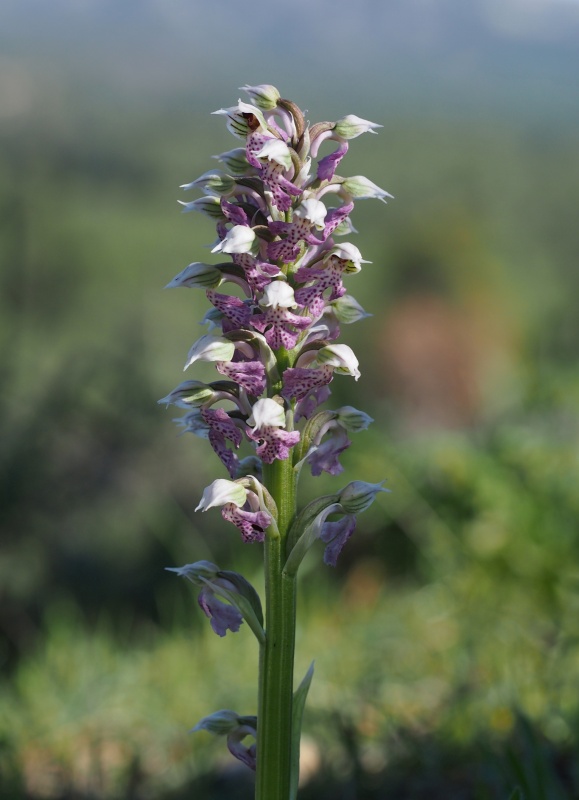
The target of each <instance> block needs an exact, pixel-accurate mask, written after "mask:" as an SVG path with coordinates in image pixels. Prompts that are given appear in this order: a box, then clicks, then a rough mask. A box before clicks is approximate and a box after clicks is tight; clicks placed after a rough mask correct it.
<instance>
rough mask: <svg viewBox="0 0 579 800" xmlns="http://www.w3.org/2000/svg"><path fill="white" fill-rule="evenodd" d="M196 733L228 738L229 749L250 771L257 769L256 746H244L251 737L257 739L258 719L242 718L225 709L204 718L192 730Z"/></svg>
mask: <svg viewBox="0 0 579 800" xmlns="http://www.w3.org/2000/svg"><path fill="white" fill-rule="evenodd" d="M194 731H209V733H213V734H215V735H216V736H226V737H227V749H228V750H229V752H230V753H231V755H232V756H234V757H235V758H237V759H238V760H239V761H241V762H242V763H243V764H245V765H246V766H248V767H249V768H250V769H252V770H254V771H255V769H256V745H255V742H254V743H253V744H251V745H246V744H244V743H243V742H244V740H245V739H246V738H247V737H248V736H250V737H252V738H253V739H257V717H240V716H238V715H237V714H236V713H235V712H234V711H229V710H227V709H224V710H223V711H216V712H215V713H214V714H211V715H210V716H208V717H204V718H203V719H202V720H200V722H198V723H197V725H195V727H194V728H192V731H191V732H194Z"/></svg>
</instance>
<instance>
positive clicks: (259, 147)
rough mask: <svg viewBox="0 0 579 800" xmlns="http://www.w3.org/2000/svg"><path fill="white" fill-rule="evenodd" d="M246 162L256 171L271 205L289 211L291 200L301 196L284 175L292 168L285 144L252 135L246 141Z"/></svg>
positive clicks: (297, 188) (259, 134)
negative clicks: (268, 193) (269, 195)
mask: <svg viewBox="0 0 579 800" xmlns="http://www.w3.org/2000/svg"><path fill="white" fill-rule="evenodd" d="M246 155H247V161H248V162H249V164H251V166H252V167H255V169H257V171H258V174H259V177H260V178H261V180H262V181H263V185H264V187H265V189H267V190H269V191H270V192H271V193H272V196H273V203H274V205H275V206H276V207H277V208H278V209H279V210H280V211H289V209H290V208H291V204H292V199H293V198H295V197H299V196H300V195H301V189H300V188H299V187H297V186H295V185H294V184H293V183H292V182H291V181H290V180H289V179H288V178H287V177H286V173H288V172H289V171H290V170H291V171H292V172H293V168H292V157H291V154H290V149H289V147H288V146H287V144H286V143H285V142H284V141H282V140H281V139H278V138H277V137H275V136H265V135H264V134H261V133H253V134H251V136H249V137H248V140H247V150H246Z"/></svg>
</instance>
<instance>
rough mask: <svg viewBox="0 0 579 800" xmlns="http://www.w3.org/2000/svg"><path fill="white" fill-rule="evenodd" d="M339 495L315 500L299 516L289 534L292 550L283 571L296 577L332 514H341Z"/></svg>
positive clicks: (289, 543)
mask: <svg viewBox="0 0 579 800" xmlns="http://www.w3.org/2000/svg"><path fill="white" fill-rule="evenodd" d="M337 501H338V496H337V495H326V496H324V497H319V498H318V499H317V500H313V501H312V502H311V503H308V505H307V506H306V507H305V508H304V509H303V511H302V512H301V513H300V514H298V516H297V518H296V519H295V521H294V522H293V524H292V526H291V528H290V530H289V533H288V545H289V547H288V549H289V548H291V549H290V552H289V555H288V558H287V561H286V563H285V566H284V568H283V571H284V572H285V573H286V574H287V575H295V574H296V573H297V571H298V569H299V566H300V564H301V563H302V561H303V559H304V557H305V555H306V553H307V552H308V550H309V549H310V548H311V547H312V545H313V544H314V542H316V541H317V540H318V539H319V538H320V534H321V532H322V527H323V525H324V523H325V521H326V519H327V518H328V517H329V516H330V515H331V514H340V513H343V512H342V506H341V505H340V504H339V502H337Z"/></svg>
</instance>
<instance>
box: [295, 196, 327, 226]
mask: <svg viewBox="0 0 579 800" xmlns="http://www.w3.org/2000/svg"><path fill="white" fill-rule="evenodd" d="M327 213H328V210H327V208H326V207H325V205H324V204H323V203H322V201H321V200H316V199H314V198H313V197H310V198H308V199H307V200H304V202H303V203H302V204H301V205H300V206H298V208H296V210H295V211H294V217H300V218H302V219H307V220H309V222H311V223H312V225H314V226H315V227H316V228H318V230H322V228H323V227H324V220H325V219H326V214H327Z"/></svg>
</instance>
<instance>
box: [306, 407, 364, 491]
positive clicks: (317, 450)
mask: <svg viewBox="0 0 579 800" xmlns="http://www.w3.org/2000/svg"><path fill="white" fill-rule="evenodd" d="M371 422H373V419H372V418H371V417H370V416H368V414H365V413H364V412H363V411H358V409H356V408H353V407H352V406H343V407H342V408H339V409H337V410H336V411H321V412H320V413H319V414H316V415H315V416H314V417H312V418H311V419H310V420H309V421H308V423H307V425H306V426H305V428H304V432H303V436H302V444H301V448H300V450H299V452H298V459H299V460H300V461H301V460H302V459H306V460H307V461H308V463H309V465H310V468H311V470H312V475H313V476H317V475H320V474H321V473H322V472H327V473H329V474H330V475H339V474H340V473H341V472H343V467H342V465H341V464H340V462H339V456H340V455H341V454H342V453H343V452H344V451H345V450H347V449H348V447H349V446H350V444H351V442H350V440H349V438H348V436H347V432H353V433H357V432H359V431H363V430H366V428H367V427H368V426H369V425H370V423H371ZM298 463H299V462H298Z"/></svg>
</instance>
